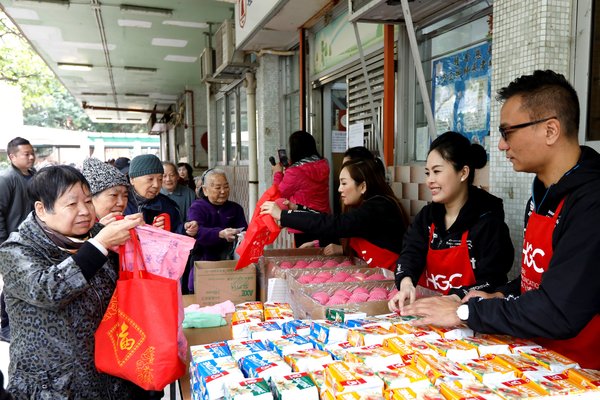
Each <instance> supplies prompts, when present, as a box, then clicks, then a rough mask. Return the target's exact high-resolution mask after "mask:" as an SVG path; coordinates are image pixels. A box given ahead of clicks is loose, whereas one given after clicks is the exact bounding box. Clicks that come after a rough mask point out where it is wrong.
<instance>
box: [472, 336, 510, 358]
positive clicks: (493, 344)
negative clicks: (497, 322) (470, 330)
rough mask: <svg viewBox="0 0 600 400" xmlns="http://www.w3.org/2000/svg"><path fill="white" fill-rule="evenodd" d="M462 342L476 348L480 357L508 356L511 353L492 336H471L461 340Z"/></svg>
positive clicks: (506, 346) (504, 344)
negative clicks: (489, 355)
mask: <svg viewBox="0 0 600 400" xmlns="http://www.w3.org/2000/svg"><path fill="white" fill-rule="evenodd" d="M462 340H463V341H464V342H466V343H469V344H470V345H473V346H475V348H477V353H479V356H480V357H483V356H485V355H486V354H510V353H511V351H510V349H509V347H508V344H506V343H504V342H503V341H501V340H499V339H497V338H496V337H494V336H492V335H487V336H479V335H478V336H471V337H466V338H463V339H462Z"/></svg>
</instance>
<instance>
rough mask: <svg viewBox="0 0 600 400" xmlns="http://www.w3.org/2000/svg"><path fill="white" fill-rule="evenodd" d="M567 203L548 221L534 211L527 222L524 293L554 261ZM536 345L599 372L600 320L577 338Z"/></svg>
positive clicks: (535, 284)
mask: <svg viewBox="0 0 600 400" xmlns="http://www.w3.org/2000/svg"><path fill="white" fill-rule="evenodd" d="M564 201H565V200H564V199H563V200H561V202H560V204H559V205H558V207H557V208H556V211H555V212H554V216H552V217H546V216H544V215H540V214H538V213H536V212H535V211H534V212H533V213H532V214H531V216H530V217H529V220H528V221H527V229H526V230H525V237H524V238H523V257H522V259H521V293H524V292H527V291H529V290H533V289H537V288H539V287H540V283H541V282H542V275H543V274H544V272H546V271H547V270H548V265H549V264H550V260H551V259H552V254H553V250H552V233H553V232H554V228H555V227H556V221H557V220H558V216H559V215H560V211H561V210H562V206H563V204H564ZM535 341H536V342H538V343H539V344H541V345H542V346H544V347H547V348H549V349H551V350H554V351H556V352H558V353H560V354H562V355H564V356H566V357H569V358H570V359H572V360H574V361H577V362H578V363H579V365H580V366H581V367H582V368H592V369H600V316H599V315H596V316H595V317H594V318H592V320H591V321H590V322H589V323H588V324H587V325H586V326H585V327H584V328H583V330H582V331H581V332H579V334H578V335H577V336H575V337H574V338H571V339H566V340H553V339H545V338H536V339H535Z"/></svg>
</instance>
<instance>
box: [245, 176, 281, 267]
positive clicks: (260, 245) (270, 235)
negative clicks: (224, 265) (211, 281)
mask: <svg viewBox="0 0 600 400" xmlns="http://www.w3.org/2000/svg"><path fill="white" fill-rule="evenodd" d="M279 197H281V196H280V195H279V189H278V188H277V186H275V185H273V186H271V187H270V188H269V189H267V191H266V192H265V193H263V195H262V196H261V197H260V199H259V200H258V202H257V203H256V207H255V208H254V214H253V215H252V219H251V220H250V224H249V225H248V229H247V230H246V234H245V235H244V240H243V241H242V243H240V245H239V246H238V248H237V249H236V250H235V252H236V253H237V254H238V255H239V256H240V258H239V260H238V262H237V264H236V265H235V269H241V268H244V267H247V266H248V265H250V264H252V263H254V262H256V261H258V259H259V258H260V256H262V255H263V253H264V249H265V246H266V245H268V244H271V243H273V242H274V241H275V239H277V236H278V235H279V232H280V231H281V228H280V227H279V225H277V223H276V222H275V220H274V219H273V217H271V216H270V215H266V214H265V215H260V206H261V205H262V204H263V203H264V202H265V201H275V200H277V199H278V198H279Z"/></svg>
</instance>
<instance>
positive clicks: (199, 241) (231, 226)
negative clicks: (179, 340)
mask: <svg viewBox="0 0 600 400" xmlns="http://www.w3.org/2000/svg"><path fill="white" fill-rule="evenodd" d="M201 179H202V193H201V198H200V199H198V200H195V201H194V202H193V203H192V205H191V206H190V209H189V210H188V215H187V217H188V221H196V222H197V223H198V234H197V235H196V245H195V246H194V249H193V250H192V254H191V257H190V261H191V263H189V264H190V270H191V271H192V272H189V277H188V280H187V285H188V288H189V290H190V293H193V291H194V273H193V269H192V268H191V265H193V262H195V261H219V260H228V259H229V260H230V259H232V258H233V250H234V248H233V246H234V243H235V240H236V238H237V235H238V234H239V233H240V232H241V231H242V230H243V229H246V228H247V227H248V223H247V222H246V216H245V214H244V209H243V208H242V206H240V205H239V204H238V203H235V202H233V201H229V183H228V182H227V176H226V175H225V171H223V170H221V169H213V168H211V169H208V170H206V171H205V172H204V174H203V175H202V178H201ZM184 277H185V274H184ZM185 282H186V281H185V280H184V283H185Z"/></svg>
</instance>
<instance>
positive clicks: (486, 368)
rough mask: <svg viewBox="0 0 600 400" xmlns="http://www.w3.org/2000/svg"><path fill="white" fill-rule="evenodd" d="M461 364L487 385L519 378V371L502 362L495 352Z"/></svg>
mask: <svg viewBox="0 0 600 400" xmlns="http://www.w3.org/2000/svg"><path fill="white" fill-rule="evenodd" d="M459 365H460V366H461V367H462V368H464V370H465V371H467V372H469V373H471V374H472V375H473V376H474V377H475V378H476V379H477V380H478V381H480V382H483V383H484V384H486V385H490V384H497V383H498V382H504V381H508V380H511V379H516V378H517V372H516V371H515V370H514V369H513V368H511V367H509V366H508V365H506V363H502V362H500V361H499V360H498V359H497V358H496V356H495V355H493V354H486V355H485V356H483V357H480V358H476V359H474V360H467V361H463V362H460V363H459Z"/></svg>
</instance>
